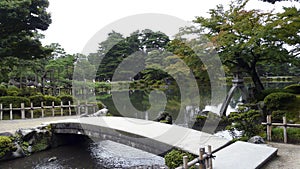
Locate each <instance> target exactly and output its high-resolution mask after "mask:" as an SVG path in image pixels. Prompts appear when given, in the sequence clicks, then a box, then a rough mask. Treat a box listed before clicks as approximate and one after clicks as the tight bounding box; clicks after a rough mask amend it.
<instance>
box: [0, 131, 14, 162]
mask: <svg viewBox="0 0 300 169" xmlns="http://www.w3.org/2000/svg"><path fill="white" fill-rule="evenodd" d="M15 150H16V147H15V146H14V144H13V142H12V140H11V138H10V137H7V136H0V159H1V158H2V157H3V156H4V155H5V154H6V153H7V152H12V151H15Z"/></svg>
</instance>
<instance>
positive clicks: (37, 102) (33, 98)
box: [29, 95, 45, 106]
mask: <svg viewBox="0 0 300 169" xmlns="http://www.w3.org/2000/svg"><path fill="white" fill-rule="evenodd" d="M29 99H30V102H31V103H32V104H33V106H41V102H44V101H45V99H44V96H43V95H36V96H30V97H29Z"/></svg>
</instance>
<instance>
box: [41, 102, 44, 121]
mask: <svg viewBox="0 0 300 169" xmlns="http://www.w3.org/2000/svg"><path fill="white" fill-rule="evenodd" d="M41 109H42V118H44V115H45V112H44V103H43V102H41Z"/></svg>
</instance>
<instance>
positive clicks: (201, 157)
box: [199, 147, 205, 169]
mask: <svg viewBox="0 0 300 169" xmlns="http://www.w3.org/2000/svg"><path fill="white" fill-rule="evenodd" d="M199 151H200V152H199V159H200V166H199V168H200V169H205V163H204V161H203V160H204V159H203V155H204V152H205V148H203V147H201V148H200V150H199Z"/></svg>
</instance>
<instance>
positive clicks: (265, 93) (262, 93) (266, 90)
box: [255, 89, 293, 101]
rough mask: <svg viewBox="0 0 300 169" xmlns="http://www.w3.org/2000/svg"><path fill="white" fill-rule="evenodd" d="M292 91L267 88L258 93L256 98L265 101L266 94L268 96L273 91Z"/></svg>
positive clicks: (289, 91)
mask: <svg viewBox="0 0 300 169" xmlns="http://www.w3.org/2000/svg"><path fill="white" fill-rule="evenodd" d="M279 92H281V93H292V92H293V91H292V90H290V89H265V90H263V91H262V92H261V93H259V94H257V95H256V96H255V98H256V99H257V101H263V100H264V99H265V97H266V96H268V95H269V94H271V93H279Z"/></svg>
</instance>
